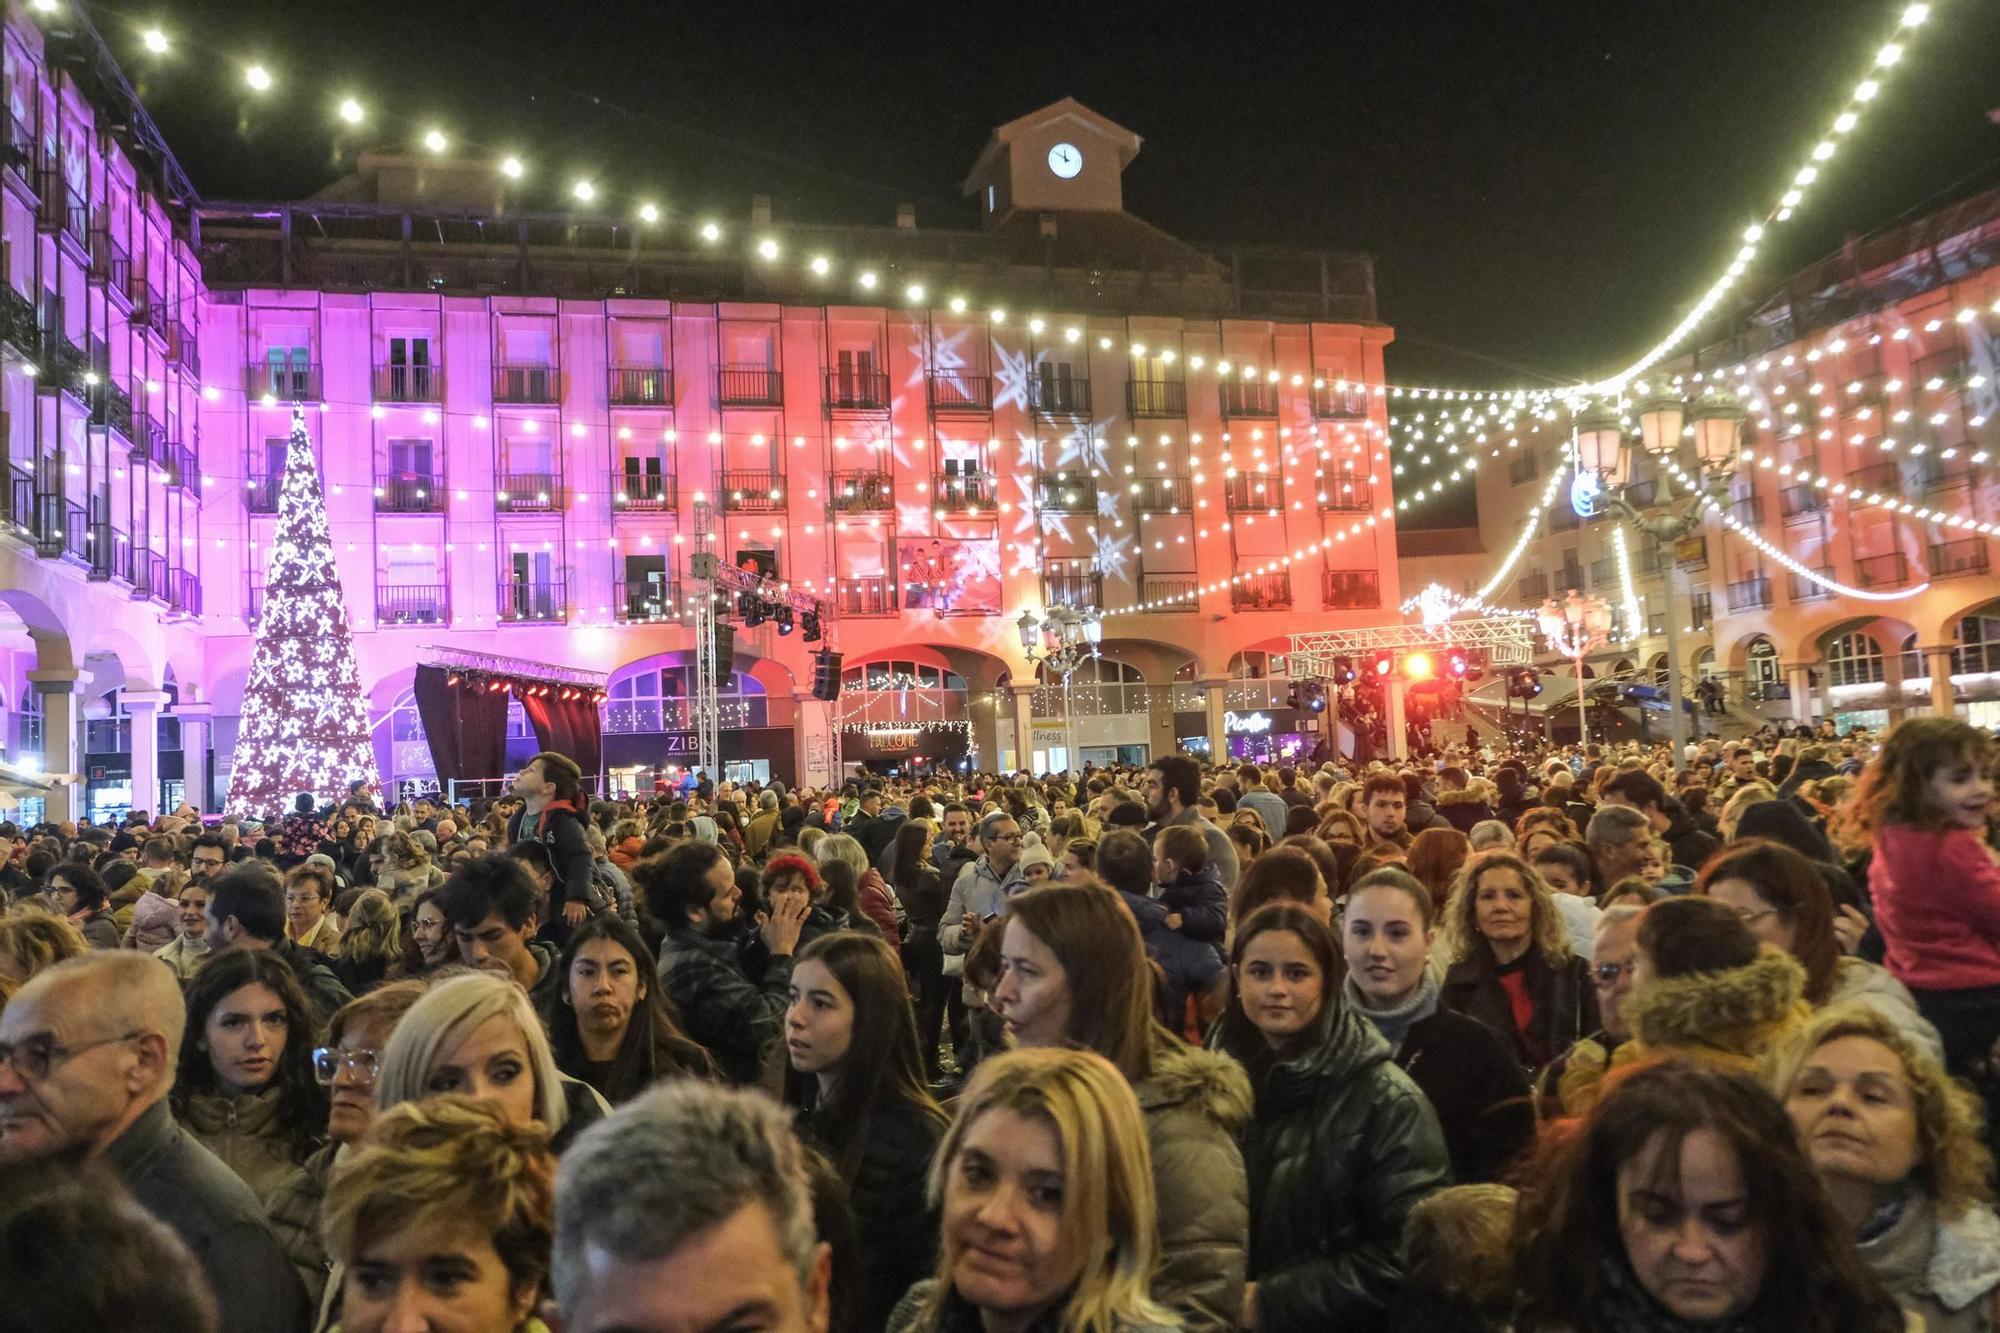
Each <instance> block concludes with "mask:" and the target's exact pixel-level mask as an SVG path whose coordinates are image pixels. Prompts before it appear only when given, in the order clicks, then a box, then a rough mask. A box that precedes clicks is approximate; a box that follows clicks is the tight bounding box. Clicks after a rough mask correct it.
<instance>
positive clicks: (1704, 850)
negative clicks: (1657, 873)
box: [1661, 796, 1722, 870]
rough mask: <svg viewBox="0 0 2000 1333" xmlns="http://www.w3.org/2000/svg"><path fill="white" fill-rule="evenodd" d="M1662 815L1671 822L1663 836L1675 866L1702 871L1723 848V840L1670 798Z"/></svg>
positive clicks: (1684, 807)
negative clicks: (1709, 859) (1705, 864)
mask: <svg viewBox="0 0 2000 1333" xmlns="http://www.w3.org/2000/svg"><path fill="white" fill-rule="evenodd" d="M1661 813H1663V814H1665V815H1666V817H1667V819H1668V820H1669V821H1670V822H1669V823H1668V825H1667V831H1666V833H1665V834H1663V835H1662V836H1663V837H1665V838H1666V840H1667V846H1668V847H1669V848H1670V849H1671V850H1672V851H1673V856H1674V864H1675V865H1677V866H1686V867H1688V868H1689V869H1690V870H1700V869H1701V867H1702V865H1703V863H1704V862H1706V861H1707V860H1708V858H1709V857H1711V856H1713V855H1715V853H1716V851H1717V850H1718V849H1719V848H1720V847H1721V846H1722V839H1720V838H1718V837H1716V836H1715V835H1714V834H1713V833H1710V832H1709V831H1708V830H1707V829H1705V828H1703V827H1702V826H1701V825H1700V824H1699V823H1698V822H1696V820H1695V817H1694V816H1693V815H1691V814H1689V813H1688V808H1687V807H1686V806H1684V805H1682V804H1681V803H1680V802H1679V801H1676V800H1675V799H1673V797H1671V796H1669V797H1668V798H1667V804H1666V805H1665V807H1663V809H1662V811H1661Z"/></svg>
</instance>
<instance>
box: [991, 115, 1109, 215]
mask: <svg viewBox="0 0 2000 1333" xmlns="http://www.w3.org/2000/svg"><path fill="white" fill-rule="evenodd" d="M1139 143H1140V139H1139V136H1138V135H1136V134H1134V133H1132V131H1130V130H1128V129H1126V128H1125V127H1124V126H1123V125H1120V124H1118V123H1116V122H1115V121H1110V120H1106V119H1105V118H1104V117H1103V116H1100V115H1098V114H1097V113H1096V112H1095V111H1092V110H1091V109H1090V108H1089V107H1087V106H1085V105H1083V104H1082V103H1081V102H1079V101H1077V100H1076V99H1075V98H1073V97H1065V98H1064V99H1063V100H1062V101H1060V102H1056V103H1054V104H1052V105H1050V106H1045V107H1043V108H1042V109H1041V110H1040V111H1031V112H1029V113H1028V114H1027V115H1025V116H1022V117H1021V118H1020V119H1018V120H1010V121H1008V122H1007V123H1006V124H1005V125H1002V126H1000V128H998V129H996V130H994V131H993V137H992V138H991V139H989V140H988V141H987V143H986V147H985V148H984V149H983V150H982V151H981V152H980V154H979V160H978V161H977V162H974V163H973V164H972V171H971V172H970V173H969V174H968V175H967V176H966V178H965V187H964V188H965V193H966V194H968V195H971V196H972V197H973V198H975V199H976V200H978V203H979V212H980V216H981V218H982V219H983V220H984V221H985V223H986V225H987V226H989V227H991V226H995V225H997V224H999V223H1000V222H1002V221H1004V220H1005V219H1006V218H1007V217H1008V216H1009V215H1011V214H1013V213H1015V212H1017V211H1026V212H1031V213H1061V212H1088V213H1122V212H1124V211H1125V193H1124V188H1123V185H1122V177H1123V173H1124V171H1125V167H1126V165H1127V164H1128V163H1130V162H1131V161H1132V159H1133V158H1134V157H1137V156H1138V155H1139Z"/></svg>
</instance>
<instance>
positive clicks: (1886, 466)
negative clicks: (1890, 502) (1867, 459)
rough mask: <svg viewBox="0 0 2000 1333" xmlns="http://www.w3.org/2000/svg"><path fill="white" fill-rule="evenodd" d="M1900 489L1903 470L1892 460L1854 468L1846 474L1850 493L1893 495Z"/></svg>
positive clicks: (1888, 459)
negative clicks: (1870, 492) (1879, 492)
mask: <svg viewBox="0 0 2000 1333" xmlns="http://www.w3.org/2000/svg"><path fill="white" fill-rule="evenodd" d="M1902 487H1903V469H1902V466H1901V465H1900V464H1898V463H1897V462H1896V460H1895V459H1893V458H1887V459H1884V460H1882V461H1881V462H1879V463H1870V464H1868V466H1866V467H1858V468H1855V469H1854V470H1853V471H1852V472H1849V473H1848V474H1847V489H1848V490H1850V491H1886V492H1888V493H1889V494H1891V495H1894V494H1895V493H1896V492H1897V491H1899V490H1901V489H1902Z"/></svg>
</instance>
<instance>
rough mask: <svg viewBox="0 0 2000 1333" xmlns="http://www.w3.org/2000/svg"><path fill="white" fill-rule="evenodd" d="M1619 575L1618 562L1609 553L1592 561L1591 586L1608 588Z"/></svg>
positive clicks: (1579, 585)
mask: <svg viewBox="0 0 2000 1333" xmlns="http://www.w3.org/2000/svg"><path fill="white" fill-rule="evenodd" d="M1617 577H1618V562H1617V560H1615V559H1613V558H1612V557H1611V556H1608V555H1607V556H1605V557H1604V558H1603V559H1601V560H1593V561H1591V562H1590V586H1591V587H1593V588H1608V587H1610V586H1611V583H1612V580H1614V579H1616V578H1617ZM1577 586H1578V587H1581V586H1583V585H1581V584H1578V585H1577Z"/></svg>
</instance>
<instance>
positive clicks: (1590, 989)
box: [1442, 939, 1598, 1069]
mask: <svg viewBox="0 0 2000 1333" xmlns="http://www.w3.org/2000/svg"><path fill="white" fill-rule="evenodd" d="M1522 967H1523V969H1524V970H1525V971H1526V973H1527V977H1528V994H1529V995H1530V996H1531V997H1532V998H1533V1000H1534V1004H1535V1015H1534V1018H1533V1020H1532V1021H1531V1023H1530V1026H1529V1030H1528V1031H1527V1032H1526V1033H1523V1032H1521V1031H1518V1030H1517V1029H1516V1028H1515V1026H1514V1009H1513V1006H1512V1005H1510V1004H1509V1003H1508V1001H1507V991H1506V988H1505V987H1504V986H1502V985H1501V982H1500V971H1499V966H1498V964H1497V963H1495V961H1494V959H1493V951H1492V949H1491V948H1489V947H1488V946H1487V944H1486V941H1485V940H1483V939H1482V940H1478V941H1476V942H1475V943H1474V944H1473V946H1472V953H1471V956H1470V957H1468V958H1465V959H1462V960H1461V961H1459V962H1456V963H1453V964H1452V965H1451V968H1450V970H1449V971H1447V972H1446V973H1445V974H1444V986H1443V991H1442V995H1443V1000H1444V1005H1445V1007H1446V1008H1447V1009H1450V1010H1452V1011H1454V1012H1456V1013H1461V1014H1464V1015H1465V1016H1466V1017H1468V1018H1475V1019H1477V1020H1479V1021H1480V1022H1481V1023H1484V1024H1485V1025H1486V1026H1487V1027H1488V1028H1490V1029H1492V1031H1493V1032H1494V1034H1495V1035H1497V1036H1498V1037H1499V1038H1500V1041H1501V1044H1502V1045H1503V1046H1505V1047H1506V1048H1507V1050H1508V1051H1509V1052H1510V1053H1511V1054H1512V1055H1513V1057H1514V1059H1515V1061H1516V1062H1517V1063H1518V1064H1519V1065H1520V1066H1521V1068H1523V1069H1535V1068H1538V1067H1540V1066H1541V1065H1543V1064H1546V1063H1547V1062H1548V1061H1549V1060H1551V1059H1553V1058H1554V1057H1556V1056H1558V1055H1561V1054H1562V1053H1563V1052H1564V1051H1566V1050H1568V1049H1569V1048H1570V1047H1571V1046H1573V1045H1575V1044H1576V1039H1577V1038H1578V1037H1581V1036H1583V1035H1584V1034H1585V1033H1586V1032H1590V1031H1592V1030H1594V1029H1595V1028H1596V1027H1597V1026H1598V1017H1597V987H1596V986H1594V985H1592V984H1591V980H1590V964H1589V963H1588V962H1587V961H1585V960H1584V959H1582V958H1578V957H1576V956H1575V955H1571V956H1570V957H1568V958H1565V959H1563V960H1562V961H1560V962H1552V961H1550V960H1549V959H1547V958H1546V957H1544V956H1543V954H1542V948H1541V946H1540V945H1539V944H1537V945H1535V946H1533V947H1532V948H1530V949H1529V951H1528V953H1527V955H1526V956H1525V957H1524V959H1523V960H1522ZM1537 1052H1540V1054H1539V1055H1538V1054H1537Z"/></svg>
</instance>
